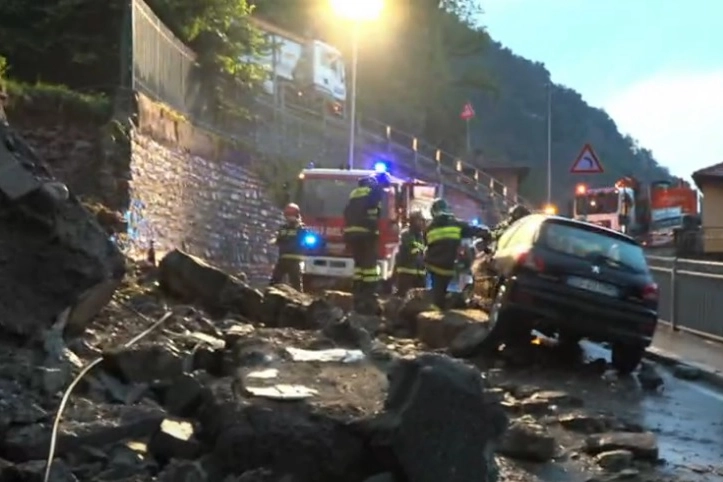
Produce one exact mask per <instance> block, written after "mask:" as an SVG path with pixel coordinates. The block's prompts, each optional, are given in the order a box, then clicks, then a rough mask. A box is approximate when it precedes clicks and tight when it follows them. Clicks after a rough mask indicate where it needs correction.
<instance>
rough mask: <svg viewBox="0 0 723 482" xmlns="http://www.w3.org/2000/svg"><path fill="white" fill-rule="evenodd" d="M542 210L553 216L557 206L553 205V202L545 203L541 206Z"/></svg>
mask: <svg viewBox="0 0 723 482" xmlns="http://www.w3.org/2000/svg"><path fill="white" fill-rule="evenodd" d="M542 212H544V213H545V214H551V215H553V216H554V215H555V214H557V207H555V205H554V204H545V207H543V208H542Z"/></svg>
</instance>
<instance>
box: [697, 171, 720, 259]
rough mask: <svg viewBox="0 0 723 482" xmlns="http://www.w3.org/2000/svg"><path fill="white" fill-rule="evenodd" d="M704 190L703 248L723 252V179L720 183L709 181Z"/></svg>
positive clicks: (706, 250)
mask: <svg viewBox="0 0 723 482" xmlns="http://www.w3.org/2000/svg"><path fill="white" fill-rule="evenodd" d="M701 191H702V192H703V196H704V199H703V210H702V214H703V215H702V217H701V219H702V224H703V249H704V251H705V253H721V252H723V209H720V206H723V180H721V182H719V183H712V182H707V183H705V184H704V185H703V186H702V189H701Z"/></svg>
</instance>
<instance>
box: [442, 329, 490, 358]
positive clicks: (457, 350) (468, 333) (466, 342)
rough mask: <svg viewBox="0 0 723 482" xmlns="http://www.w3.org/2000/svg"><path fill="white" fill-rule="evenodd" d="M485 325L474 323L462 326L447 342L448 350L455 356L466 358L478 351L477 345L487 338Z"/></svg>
mask: <svg viewBox="0 0 723 482" xmlns="http://www.w3.org/2000/svg"><path fill="white" fill-rule="evenodd" d="M487 332H488V329H487V326H485V325H483V324H482V323H474V324H471V325H468V326H467V327H466V328H464V329H463V330H462V331H461V332H459V334H458V335H457V336H455V337H454V338H453V339H452V341H451V342H450V344H449V347H448V352H449V354H450V355H452V356H454V357H457V358H468V357H471V356H474V355H476V354H477V353H478V352H479V347H480V346H481V345H482V343H484V340H485V339H486V338H487Z"/></svg>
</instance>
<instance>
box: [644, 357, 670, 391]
mask: <svg viewBox="0 0 723 482" xmlns="http://www.w3.org/2000/svg"><path fill="white" fill-rule="evenodd" d="M638 382H640V386H641V387H642V388H643V389H644V390H648V391H656V390H658V389H660V387H662V386H663V383H664V381H663V377H661V376H660V373H658V371H657V370H656V368H655V365H653V364H652V363H650V362H648V361H647V360H643V362H642V363H641V364H640V370H639V371H638Z"/></svg>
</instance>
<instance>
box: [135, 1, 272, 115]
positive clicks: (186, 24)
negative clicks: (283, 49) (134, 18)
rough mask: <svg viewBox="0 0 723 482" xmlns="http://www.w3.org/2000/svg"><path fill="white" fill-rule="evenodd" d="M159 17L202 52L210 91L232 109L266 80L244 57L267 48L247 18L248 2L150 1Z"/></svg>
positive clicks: (204, 74)
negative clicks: (243, 59)
mask: <svg viewBox="0 0 723 482" xmlns="http://www.w3.org/2000/svg"><path fill="white" fill-rule="evenodd" d="M148 5H149V6H150V7H151V9H152V10H153V11H154V12H155V13H156V14H157V15H158V17H159V18H160V19H161V20H162V21H163V22H164V23H165V24H166V25H167V26H168V27H169V28H170V29H171V30H172V31H173V32H174V33H175V34H176V35H177V36H178V37H179V38H180V39H181V40H182V41H183V42H184V43H186V44H187V45H188V46H189V47H191V49H192V50H193V51H194V52H196V53H197V54H198V55H199V63H200V65H201V69H202V76H203V78H204V79H206V86H205V87H206V88H207V90H208V92H211V93H213V95H214V96H215V97H216V99H217V101H218V103H219V105H220V106H221V107H222V108H223V109H224V110H225V111H226V112H231V113H240V112H238V111H237V106H239V105H241V104H242V102H243V100H244V99H248V98H249V97H250V96H248V95H245V94H249V93H253V92H254V91H255V90H256V88H257V87H258V86H259V85H260V83H261V81H262V80H263V79H264V76H265V72H264V70H263V69H262V68H261V67H259V66H257V65H255V64H252V63H248V62H243V61H242V60H241V59H242V58H247V57H250V56H254V55H257V54H258V53H259V52H260V51H262V50H263V49H265V48H268V46H266V45H265V42H264V38H263V36H262V35H261V34H260V32H259V31H258V30H257V29H256V28H255V27H254V26H253V24H252V23H251V22H250V21H249V17H250V15H251V12H252V7H251V5H249V3H248V2H247V1H246V0H204V1H198V0H148Z"/></svg>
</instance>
